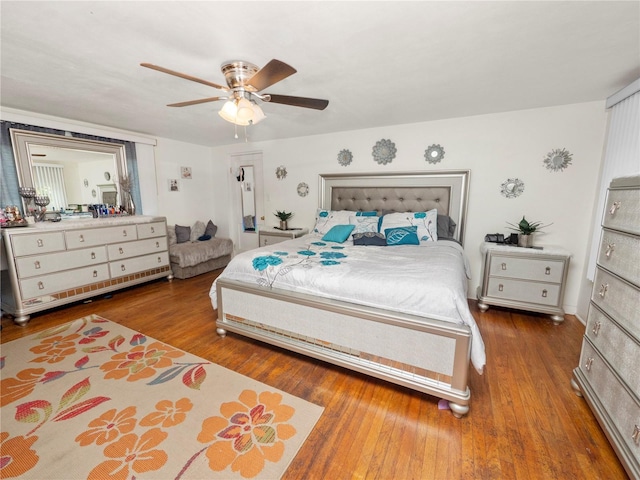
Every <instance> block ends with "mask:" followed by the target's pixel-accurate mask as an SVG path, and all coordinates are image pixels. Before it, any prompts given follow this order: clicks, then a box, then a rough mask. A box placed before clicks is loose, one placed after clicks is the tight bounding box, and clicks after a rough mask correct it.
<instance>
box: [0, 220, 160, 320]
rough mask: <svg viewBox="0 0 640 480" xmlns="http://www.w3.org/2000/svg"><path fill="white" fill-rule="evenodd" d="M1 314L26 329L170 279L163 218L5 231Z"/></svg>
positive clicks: (88, 221) (98, 221)
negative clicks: (36, 319)
mask: <svg viewBox="0 0 640 480" xmlns="http://www.w3.org/2000/svg"><path fill="white" fill-rule="evenodd" d="M2 240H3V243H4V250H5V253H6V263H7V269H6V270H2V311H3V312H6V313H9V314H11V315H13V316H14V321H15V322H16V323H18V324H21V325H24V324H26V323H27V322H28V321H29V318H30V315H31V314H32V313H36V312H39V311H42V310H46V309H49V308H53V307H57V306H60V305H64V304H67V303H71V302H75V301H78V300H82V299H85V298H90V297H94V296H97V295H100V294H104V293H107V292H111V291H114V290H118V289H121V288H124V287H127V286H131V285H134V284H137V283H142V282H146V281H149V280H152V279H156V278H161V277H169V278H171V277H172V272H171V268H170V266H169V254H168V242H167V227H166V220H165V218H164V217H151V216H132V217H123V218H112V219H111V218H110V219H97V220H83V221H66V220H65V221H62V222H59V223H57V224H52V223H42V224H36V225H35V226H33V227H27V228H12V229H4V230H3V231H2Z"/></svg>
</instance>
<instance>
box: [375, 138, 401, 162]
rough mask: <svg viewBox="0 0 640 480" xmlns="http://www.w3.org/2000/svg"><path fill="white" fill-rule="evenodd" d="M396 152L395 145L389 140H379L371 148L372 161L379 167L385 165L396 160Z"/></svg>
mask: <svg viewBox="0 0 640 480" xmlns="http://www.w3.org/2000/svg"><path fill="white" fill-rule="evenodd" d="M396 151H397V150H396V144H395V143H393V142H392V141H391V140H385V139H382V140H379V141H378V142H377V143H376V144H375V145H374V146H373V159H374V160H375V161H376V162H378V163H379V164H380V165H386V164H387V163H391V162H392V161H393V159H394V158H396Z"/></svg>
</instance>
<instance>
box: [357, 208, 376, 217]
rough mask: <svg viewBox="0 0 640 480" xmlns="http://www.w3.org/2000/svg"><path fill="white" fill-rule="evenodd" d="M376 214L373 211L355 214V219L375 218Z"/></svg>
mask: <svg viewBox="0 0 640 480" xmlns="http://www.w3.org/2000/svg"><path fill="white" fill-rule="evenodd" d="M377 216H378V212H376V211H375V210H374V211H372V212H356V217H377Z"/></svg>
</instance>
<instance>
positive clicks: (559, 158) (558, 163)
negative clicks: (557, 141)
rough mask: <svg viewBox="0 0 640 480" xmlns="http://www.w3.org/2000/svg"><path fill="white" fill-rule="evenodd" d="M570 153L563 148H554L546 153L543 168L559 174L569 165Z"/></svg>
mask: <svg viewBox="0 0 640 480" xmlns="http://www.w3.org/2000/svg"><path fill="white" fill-rule="evenodd" d="M572 156H573V154H572V153H569V152H568V151H567V150H565V149H564V148H556V149H555V150H551V151H550V152H549V153H547V156H546V157H545V159H544V166H545V167H547V168H548V169H549V170H551V171H552V172H561V171H563V170H564V169H565V168H567V167H568V166H569V165H570V164H571V157H572Z"/></svg>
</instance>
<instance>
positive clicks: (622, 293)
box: [571, 176, 640, 478]
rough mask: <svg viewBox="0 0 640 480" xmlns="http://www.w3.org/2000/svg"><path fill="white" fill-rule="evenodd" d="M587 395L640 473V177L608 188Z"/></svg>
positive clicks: (588, 333)
mask: <svg viewBox="0 0 640 480" xmlns="http://www.w3.org/2000/svg"><path fill="white" fill-rule="evenodd" d="M571 385H572V387H573V388H574V389H575V391H576V393H577V394H578V395H584V398H585V399H586V401H587V403H588V405H589V406H590V407H591V410H592V411H593V413H594V415H595V416H596V418H597V419H598V421H599V422H600V426H601V427H602V428H603V430H604V431H605V432H606V434H607V438H609V441H610V442H611V444H612V446H613V448H614V450H615V451H616V453H617V454H618V457H619V458H620V461H621V462H622V464H623V465H624V467H625V468H626V470H627V473H628V474H629V476H630V477H631V478H640V176H635V177H622V178H617V179H614V180H613V181H612V182H611V184H610V186H609V190H608V192H607V200H606V204H605V210H604V217H603V220H602V233H601V237H600V246H599V250H598V261H597V267H596V275H595V279H594V282H593V290H592V293H591V303H590V305H589V314H588V317H587V326H586V329H585V336H584V339H583V342H582V352H581V354H580V364H579V366H578V367H577V368H576V369H575V370H574V371H573V380H572V381H571Z"/></svg>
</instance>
